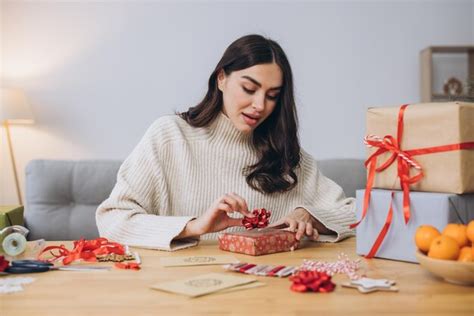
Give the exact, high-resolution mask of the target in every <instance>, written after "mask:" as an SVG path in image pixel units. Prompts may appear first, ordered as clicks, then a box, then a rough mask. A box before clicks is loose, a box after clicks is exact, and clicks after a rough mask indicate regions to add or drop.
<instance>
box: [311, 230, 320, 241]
mask: <svg viewBox="0 0 474 316" xmlns="http://www.w3.org/2000/svg"><path fill="white" fill-rule="evenodd" d="M311 239H312V240H314V241H316V240H318V239H319V232H318V230H317V229H316V228H313V235H312V236H311Z"/></svg>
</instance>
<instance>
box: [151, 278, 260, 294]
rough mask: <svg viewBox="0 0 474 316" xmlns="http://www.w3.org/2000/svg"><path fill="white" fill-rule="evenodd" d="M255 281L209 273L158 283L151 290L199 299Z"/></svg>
mask: <svg viewBox="0 0 474 316" xmlns="http://www.w3.org/2000/svg"><path fill="white" fill-rule="evenodd" d="M255 281H256V279H254V278H248V277H236V276H231V275H228V274H223V273H209V274H204V275H200V276H197V277H193V278H190V279H184V280H178V281H171V282H164V283H158V284H155V285H152V286H151V288H152V289H155V290H161V291H166V292H171V293H177V294H183V295H187V296H191V297H198V296H202V295H206V294H210V293H213V292H216V291H220V290H223V289H227V288H231V287H234V286H237V285H243V284H248V283H252V282H255Z"/></svg>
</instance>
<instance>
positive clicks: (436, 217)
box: [356, 189, 474, 262]
mask: <svg viewBox="0 0 474 316" xmlns="http://www.w3.org/2000/svg"><path fill="white" fill-rule="evenodd" d="M364 193H365V190H358V191H357V192H356V199H357V205H356V206H357V219H360V218H361V212H362V207H363V200H364ZM391 194H392V191H391V190H380V189H372V193H371V199H370V204H369V208H368V211H367V215H366V217H365V218H364V220H363V221H362V222H361V223H360V224H359V226H357V229H356V252H357V254H359V255H366V254H367V253H368V252H369V250H370V249H371V247H372V245H373V244H374V242H375V240H376V239H377V236H378V235H379V232H380V230H381V229H382V227H383V226H384V223H385V219H386V217H387V213H388V209H389V206H390V200H391ZM410 202H411V203H410V206H411V207H410V210H411V217H410V220H409V221H408V224H407V225H406V224H405V221H404V218H403V192H401V191H396V192H395V195H394V199H393V218H392V223H391V226H390V228H389V230H388V232H387V235H386V236H385V239H384V240H383V242H382V244H381V246H380V248H379V249H378V252H377V253H376V254H375V257H379V258H386V259H394V260H401V261H409V262H418V261H417V260H416V257H415V252H416V245H415V241H414V238H415V231H416V229H417V228H418V226H420V225H433V226H434V227H436V228H437V229H438V230H439V231H440V232H441V231H442V230H443V229H444V227H445V226H446V225H447V224H448V223H463V224H466V223H468V222H469V221H471V220H473V219H474V194H465V195H456V194H449V193H433V192H411V193H410Z"/></svg>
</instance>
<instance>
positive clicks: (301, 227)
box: [269, 207, 334, 240]
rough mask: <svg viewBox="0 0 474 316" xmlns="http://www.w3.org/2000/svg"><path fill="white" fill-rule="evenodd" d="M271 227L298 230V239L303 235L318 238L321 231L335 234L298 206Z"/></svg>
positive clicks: (313, 238)
mask: <svg viewBox="0 0 474 316" xmlns="http://www.w3.org/2000/svg"><path fill="white" fill-rule="evenodd" d="M269 227H273V228H285V229H286V230H288V231H291V232H296V240H301V238H303V236H307V237H308V238H310V239H312V240H318V238H319V233H322V234H334V232H333V231H331V230H329V229H327V228H326V227H324V225H323V224H321V222H319V221H318V220H316V219H315V218H314V217H313V216H312V215H311V214H310V213H308V211H306V210H305V209H304V208H301V207H299V208H296V209H295V210H293V211H292V212H290V213H289V214H288V215H286V216H285V217H283V218H281V219H279V220H278V221H276V222H275V223H273V224H271V225H269Z"/></svg>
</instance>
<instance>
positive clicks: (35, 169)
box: [25, 160, 121, 240]
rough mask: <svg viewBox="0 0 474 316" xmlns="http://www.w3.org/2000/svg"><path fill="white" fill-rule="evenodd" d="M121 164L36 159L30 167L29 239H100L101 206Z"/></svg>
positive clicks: (28, 190) (27, 181) (106, 161)
mask: <svg viewBox="0 0 474 316" xmlns="http://www.w3.org/2000/svg"><path fill="white" fill-rule="evenodd" d="M120 164H121V161H113V160H83V161H64V160H33V161H31V162H30V163H28V165H27V166H26V207H25V223H26V226H27V227H28V229H29V230H30V234H29V235H28V239H30V240H33V239H38V238H44V239H46V240H75V239H79V238H81V237H84V238H87V239H90V238H96V237H98V235H99V233H98V230H97V226H96V223H95V211H96V209H97V206H98V205H99V204H100V203H101V202H102V201H103V200H105V199H106V198H107V197H108V196H109V194H110V192H111V191H112V189H113V187H114V185H115V182H116V177H117V171H118V169H119V167H120Z"/></svg>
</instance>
